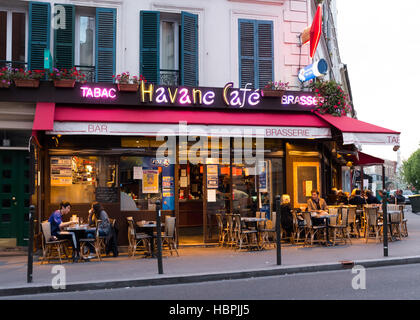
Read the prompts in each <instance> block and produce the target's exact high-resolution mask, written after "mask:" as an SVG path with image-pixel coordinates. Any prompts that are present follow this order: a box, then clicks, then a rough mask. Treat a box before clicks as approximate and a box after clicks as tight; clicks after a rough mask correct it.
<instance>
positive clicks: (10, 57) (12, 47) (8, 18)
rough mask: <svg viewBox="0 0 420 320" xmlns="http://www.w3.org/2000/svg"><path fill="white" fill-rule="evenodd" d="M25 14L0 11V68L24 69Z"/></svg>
mask: <svg viewBox="0 0 420 320" xmlns="http://www.w3.org/2000/svg"><path fill="white" fill-rule="evenodd" d="M25 43H26V14H25V12H16V11H14V10H13V11H0V67H2V66H4V65H5V64H6V61H8V62H13V63H12V64H9V66H13V67H14V68H24V67H25V61H26V45H25Z"/></svg>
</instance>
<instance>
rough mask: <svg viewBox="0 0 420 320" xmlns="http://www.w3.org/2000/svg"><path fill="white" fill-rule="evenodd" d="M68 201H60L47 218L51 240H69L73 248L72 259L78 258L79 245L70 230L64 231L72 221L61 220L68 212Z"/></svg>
mask: <svg viewBox="0 0 420 320" xmlns="http://www.w3.org/2000/svg"><path fill="white" fill-rule="evenodd" d="M70 210H71V204H70V202H66V201H62V202H61V203H60V207H59V209H58V210H55V211H54V212H53V213H52V214H51V216H50V217H49V219H48V222H49V223H50V226H51V239H52V240H70V243H71V245H72V248H73V260H74V261H76V260H78V259H79V246H78V242H77V240H76V235H75V234H74V232H71V231H64V228H65V227H68V226H71V225H72V224H74V222H73V221H69V222H63V217H64V216H65V215H67V214H69V213H70Z"/></svg>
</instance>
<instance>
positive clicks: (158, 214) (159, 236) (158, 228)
mask: <svg viewBox="0 0 420 320" xmlns="http://www.w3.org/2000/svg"><path fill="white" fill-rule="evenodd" d="M160 209H161V206H160V200H157V201H156V238H157V260H158V272H159V274H163V266H162V234H161V230H162V229H161V224H160V217H161V211H160Z"/></svg>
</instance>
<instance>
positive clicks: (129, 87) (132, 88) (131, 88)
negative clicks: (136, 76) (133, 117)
mask: <svg viewBox="0 0 420 320" xmlns="http://www.w3.org/2000/svg"><path fill="white" fill-rule="evenodd" d="M138 89H139V85H138V84H137V83H118V91H125V92H136V91H137V90H138Z"/></svg>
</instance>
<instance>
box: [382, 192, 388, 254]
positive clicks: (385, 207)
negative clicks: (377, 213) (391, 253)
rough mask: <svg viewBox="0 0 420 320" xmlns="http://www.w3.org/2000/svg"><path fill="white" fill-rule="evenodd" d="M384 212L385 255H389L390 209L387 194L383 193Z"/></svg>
mask: <svg viewBox="0 0 420 320" xmlns="http://www.w3.org/2000/svg"><path fill="white" fill-rule="evenodd" d="M382 212H383V227H382V228H383V234H384V257H388V210H387V196H386V194H383V195H382Z"/></svg>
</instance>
